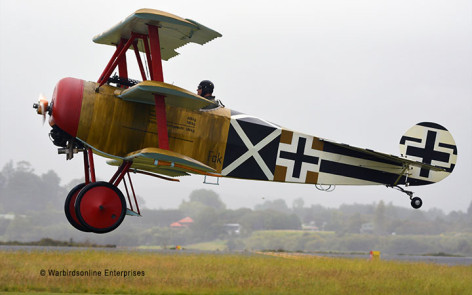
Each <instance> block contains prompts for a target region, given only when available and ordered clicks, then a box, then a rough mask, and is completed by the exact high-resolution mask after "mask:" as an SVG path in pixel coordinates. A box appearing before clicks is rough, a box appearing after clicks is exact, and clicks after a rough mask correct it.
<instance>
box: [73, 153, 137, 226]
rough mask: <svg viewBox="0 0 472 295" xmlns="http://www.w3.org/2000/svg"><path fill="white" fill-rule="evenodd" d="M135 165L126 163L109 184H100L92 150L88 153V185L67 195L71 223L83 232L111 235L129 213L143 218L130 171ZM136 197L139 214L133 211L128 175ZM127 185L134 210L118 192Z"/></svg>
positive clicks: (86, 165)
mask: <svg viewBox="0 0 472 295" xmlns="http://www.w3.org/2000/svg"><path fill="white" fill-rule="evenodd" d="M131 164H132V162H129V161H124V162H123V163H122V165H121V166H120V167H119V168H118V171H117V172H116V173H115V175H113V177H112V178H111V180H110V181H109V182H104V181H96V179H95V169H94V163H93V153H92V150H91V149H89V148H88V149H86V150H84V170H85V182H84V183H81V184H79V185H77V186H75V187H74V188H73V189H72V190H71V191H70V192H69V194H68V195H67V198H66V201H65V204H64V212H65V214H66V217H67V220H68V221H69V223H70V224H71V225H72V226H73V227H75V228H76V229H78V230H80V231H83V232H93V233H99V234H102V233H108V232H111V231H112V230H114V229H116V228H117V227H118V226H120V224H121V223H122V222H123V219H124V218H125V216H126V214H130V215H135V216H141V215H140V211H139V207H138V202H137V200H136V194H135V193H134V188H133V184H132V182H131V177H130V176H129V170H130V167H131ZM126 175H127V176H128V177H127V178H128V180H129V188H130V189H131V192H132V193H133V196H134V204H135V205H136V212H135V211H134V209H133V204H132V202H131V198H130V194H129V190H128V185H127V184H126V180H125V176H126ZM121 182H123V184H124V187H125V189H126V194H127V196H128V203H129V205H130V207H131V209H128V208H127V206H126V205H127V203H126V199H125V197H124V195H123V193H122V192H121V191H120V190H119V189H118V185H119V184H120V183H121Z"/></svg>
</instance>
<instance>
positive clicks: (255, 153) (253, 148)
mask: <svg viewBox="0 0 472 295" xmlns="http://www.w3.org/2000/svg"><path fill="white" fill-rule="evenodd" d="M241 118H255V119H258V120H261V121H263V122H264V123H267V124H269V125H270V126H272V127H274V128H276V129H275V130H274V131H273V132H272V133H271V134H269V135H268V136H266V138H264V139H263V140H261V141H260V142H259V143H258V144H256V145H253V144H252V142H251V140H250V139H249V138H248V137H247V135H246V133H244V130H243V129H242V128H241V126H240V125H239V123H238V121H237V119H241ZM231 125H232V126H233V128H234V130H235V131H236V133H237V134H238V135H239V137H240V138H241V140H242V141H243V143H244V145H246V148H247V149H248V150H247V152H245V153H244V154H242V155H241V156H240V157H239V158H238V159H236V160H235V161H233V163H231V164H230V165H228V166H227V167H226V168H225V169H223V170H222V171H221V174H223V175H228V174H229V173H231V172H232V171H233V170H234V169H236V168H237V167H239V166H240V165H241V164H243V163H244V162H246V161H247V160H248V159H249V158H251V157H254V159H255V160H256V162H257V164H258V165H259V167H260V168H261V169H262V172H264V174H265V176H266V177H267V179H268V180H274V174H273V173H272V171H270V169H269V167H267V164H266V163H265V161H264V159H262V157H261V155H259V151H260V150H261V149H262V148H264V147H265V146H266V145H268V144H269V143H271V142H272V141H273V140H274V139H276V138H277V137H278V136H279V135H280V134H281V133H282V129H281V128H280V127H278V126H276V125H274V124H272V123H270V122H267V121H265V120H262V119H260V118H257V117H253V116H248V115H242V114H241V115H236V116H233V117H232V118H231Z"/></svg>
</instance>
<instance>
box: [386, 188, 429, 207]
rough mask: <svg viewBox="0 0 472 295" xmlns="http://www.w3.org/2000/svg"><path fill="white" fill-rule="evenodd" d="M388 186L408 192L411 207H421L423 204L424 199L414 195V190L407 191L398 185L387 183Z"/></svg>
mask: <svg viewBox="0 0 472 295" xmlns="http://www.w3.org/2000/svg"><path fill="white" fill-rule="evenodd" d="M387 187H391V188H394V189H396V190H399V191H401V192H402V193H405V194H407V195H408V196H409V197H410V200H411V207H413V208H414V209H419V208H421V206H422V205H423V200H421V198H419V197H413V194H414V193H413V192H412V191H407V190H405V189H404V188H402V187H400V186H398V185H387Z"/></svg>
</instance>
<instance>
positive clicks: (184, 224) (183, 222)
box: [170, 217, 193, 228]
mask: <svg viewBox="0 0 472 295" xmlns="http://www.w3.org/2000/svg"><path fill="white" fill-rule="evenodd" d="M192 223H193V219H192V218H190V217H185V218H182V219H180V220H179V221H176V222H173V223H171V224H170V227H171V228H188V227H189V226H190V225H191V224H192Z"/></svg>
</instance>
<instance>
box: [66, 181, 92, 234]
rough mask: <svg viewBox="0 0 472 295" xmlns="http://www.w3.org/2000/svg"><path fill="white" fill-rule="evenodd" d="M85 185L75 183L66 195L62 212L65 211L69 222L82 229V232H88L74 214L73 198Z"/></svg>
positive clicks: (74, 198) (75, 197)
mask: <svg viewBox="0 0 472 295" xmlns="http://www.w3.org/2000/svg"><path fill="white" fill-rule="evenodd" d="M84 186H85V183H81V184H79V185H76V186H75V187H74V188H73V189H71V191H70V192H69V194H68V195H67V198H66V201H65V203H64V212H65V213H66V217H67V220H68V221H69V223H70V224H71V225H72V226H73V227H75V228H76V229H78V230H80V231H83V232H89V231H90V230H88V229H87V228H86V227H85V226H83V225H82V224H81V223H80V221H79V219H78V218H77V214H75V207H74V205H75V200H76V199H77V195H78V194H79V192H80V190H81V189H82V188H83V187H84Z"/></svg>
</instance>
